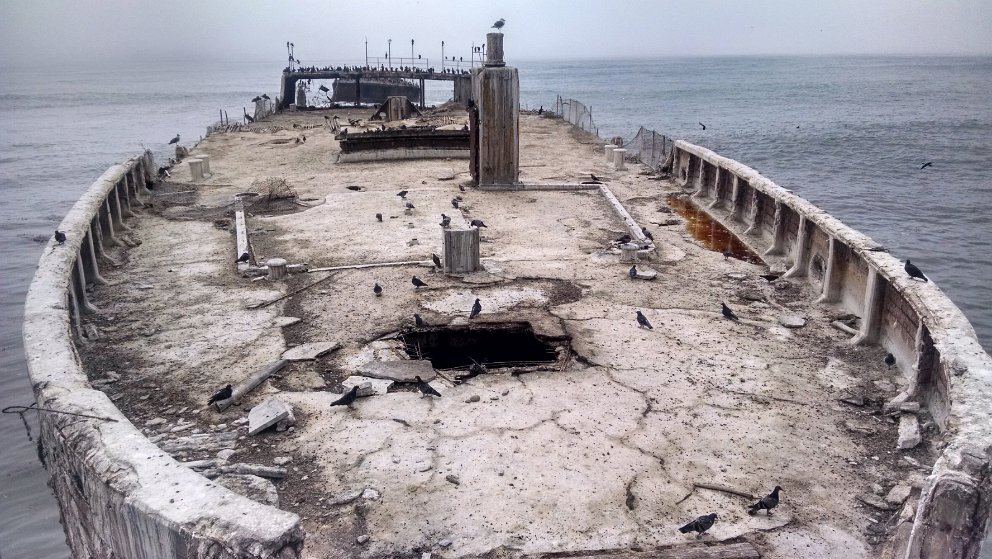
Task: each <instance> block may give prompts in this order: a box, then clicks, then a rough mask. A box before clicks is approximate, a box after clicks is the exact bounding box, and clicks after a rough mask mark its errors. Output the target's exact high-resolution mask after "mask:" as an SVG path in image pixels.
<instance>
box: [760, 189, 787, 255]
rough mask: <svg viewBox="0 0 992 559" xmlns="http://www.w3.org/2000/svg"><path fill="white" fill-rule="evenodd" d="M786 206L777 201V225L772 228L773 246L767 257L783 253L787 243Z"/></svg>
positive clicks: (766, 253) (767, 251)
mask: <svg viewBox="0 0 992 559" xmlns="http://www.w3.org/2000/svg"><path fill="white" fill-rule="evenodd" d="M783 207H784V204H783V203H782V202H781V201H780V200H775V225H774V226H773V228H772V246H770V247H768V250H766V251H765V255H766V256H771V255H773V254H778V253H780V252H782V245H783V244H784V243H785V215H784V212H785V210H784V209H783Z"/></svg>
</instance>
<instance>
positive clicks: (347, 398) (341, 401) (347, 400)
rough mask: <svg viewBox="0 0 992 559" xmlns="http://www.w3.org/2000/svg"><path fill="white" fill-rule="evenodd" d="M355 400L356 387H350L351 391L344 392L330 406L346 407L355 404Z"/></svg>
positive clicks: (356, 394)
mask: <svg viewBox="0 0 992 559" xmlns="http://www.w3.org/2000/svg"><path fill="white" fill-rule="evenodd" d="M355 398H358V385H357V384H356V385H355V386H352V387H351V390H349V391H347V392H345V393H344V394H343V395H342V396H341V397H340V398H338V399H337V400H334V401H333V402H331V405H332V406H348V407H349V408H350V407H351V404H353V403H354V402H355Z"/></svg>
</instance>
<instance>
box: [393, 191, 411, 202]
mask: <svg viewBox="0 0 992 559" xmlns="http://www.w3.org/2000/svg"><path fill="white" fill-rule="evenodd" d="M409 192H410V191H409V190H400V191H399V192H397V193H396V195H397V196H399V197H400V198H402V199H404V200H406V195H407V193H409Z"/></svg>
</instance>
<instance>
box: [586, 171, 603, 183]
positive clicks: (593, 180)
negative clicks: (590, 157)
mask: <svg viewBox="0 0 992 559" xmlns="http://www.w3.org/2000/svg"><path fill="white" fill-rule="evenodd" d="M589 176H590V177H592V182H603V181H601V180H600V179H599V177H597V176H596V175H594V174H592V173H589Z"/></svg>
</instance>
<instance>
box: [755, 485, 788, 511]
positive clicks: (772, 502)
mask: <svg viewBox="0 0 992 559" xmlns="http://www.w3.org/2000/svg"><path fill="white" fill-rule="evenodd" d="M781 490H782V488H781V487H779V486H777V485H776V486H775V489H772V492H771V493H769V494H767V495H765V496H764V497H762V498H761V500H760V501H758V502H757V503H755V504H753V505H751V506H749V507H748V508H747V513H748V514H756V513H757V512H758V511H762V510H764V511H768V516H771V514H772V509H773V508H775V507H777V506H778V492H779V491H781Z"/></svg>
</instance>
